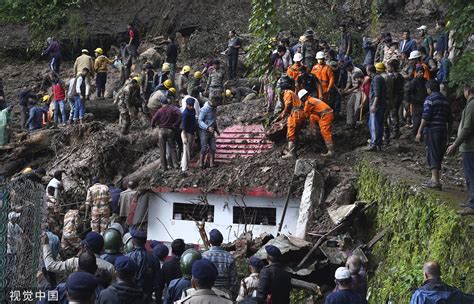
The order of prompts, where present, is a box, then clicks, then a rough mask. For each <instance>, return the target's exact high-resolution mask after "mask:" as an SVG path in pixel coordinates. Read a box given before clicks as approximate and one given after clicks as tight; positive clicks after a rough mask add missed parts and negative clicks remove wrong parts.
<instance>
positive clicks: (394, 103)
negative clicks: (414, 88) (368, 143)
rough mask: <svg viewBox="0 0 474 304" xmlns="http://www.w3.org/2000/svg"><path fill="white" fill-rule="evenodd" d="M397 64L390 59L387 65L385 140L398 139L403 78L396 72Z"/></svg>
mask: <svg viewBox="0 0 474 304" xmlns="http://www.w3.org/2000/svg"><path fill="white" fill-rule="evenodd" d="M398 66H399V62H398V60H396V59H392V60H390V61H389V62H388V63H387V74H386V75H387V76H386V79H385V81H386V83H387V114H386V118H385V120H384V125H385V128H384V129H385V139H386V140H387V141H388V140H389V139H396V138H399V137H400V115H399V112H400V111H399V110H400V107H401V105H402V102H403V85H404V79H403V76H402V75H401V74H400V73H399V72H398Z"/></svg>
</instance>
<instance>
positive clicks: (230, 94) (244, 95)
mask: <svg viewBox="0 0 474 304" xmlns="http://www.w3.org/2000/svg"><path fill="white" fill-rule="evenodd" d="M225 97H226V98H229V99H232V102H243V103H245V102H248V101H250V100H253V99H255V98H256V97H257V92H255V91H254V90H252V89H251V88H249V87H243V86H242V87H236V88H231V89H227V90H225Z"/></svg>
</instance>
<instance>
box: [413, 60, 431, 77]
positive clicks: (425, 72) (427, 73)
mask: <svg viewBox="0 0 474 304" xmlns="http://www.w3.org/2000/svg"><path fill="white" fill-rule="evenodd" d="M418 64H419V63H417V64H415V67H416V66H417V65H418ZM421 66H422V67H423V78H425V79H426V81H428V80H430V78H431V74H430V68H429V67H428V66H427V65H426V63H424V62H422V63H421ZM415 77H416V69H415V71H413V74H412V78H415Z"/></svg>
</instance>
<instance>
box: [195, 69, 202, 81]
mask: <svg viewBox="0 0 474 304" xmlns="http://www.w3.org/2000/svg"><path fill="white" fill-rule="evenodd" d="M194 78H196V79H201V78H202V73H201V72H199V71H197V72H195V73H194Z"/></svg>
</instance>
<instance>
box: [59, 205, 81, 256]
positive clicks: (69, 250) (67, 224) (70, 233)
mask: <svg viewBox="0 0 474 304" xmlns="http://www.w3.org/2000/svg"><path fill="white" fill-rule="evenodd" d="M79 225H80V219H79V210H76V209H70V210H69V211H68V212H66V214H65V215H64V227H63V236H62V238H61V250H62V251H63V253H64V255H65V256H66V257H71V256H75V255H76V254H77V252H78V251H79V247H80V244H81V239H80V238H79V235H78V233H77V230H78V229H79Z"/></svg>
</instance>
